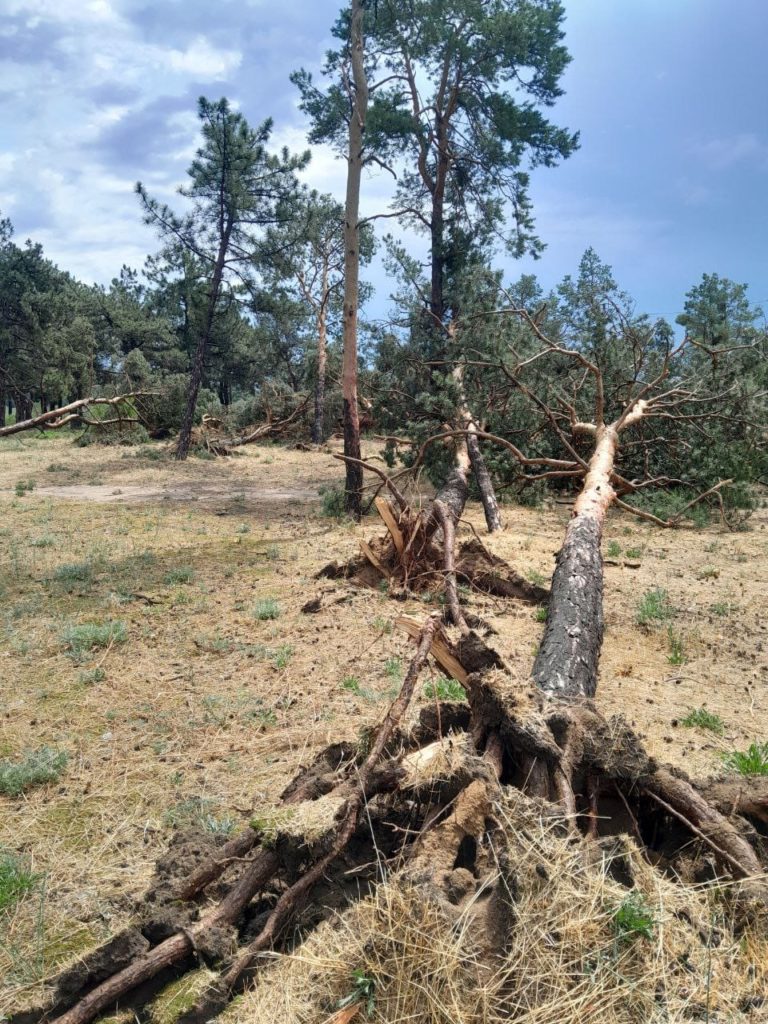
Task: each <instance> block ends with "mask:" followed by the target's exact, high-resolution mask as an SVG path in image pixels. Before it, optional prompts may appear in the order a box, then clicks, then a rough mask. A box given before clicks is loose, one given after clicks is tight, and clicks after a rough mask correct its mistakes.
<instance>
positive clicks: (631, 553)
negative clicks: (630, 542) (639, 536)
mask: <svg viewBox="0 0 768 1024" xmlns="http://www.w3.org/2000/svg"><path fill="white" fill-rule="evenodd" d="M624 554H625V556H626V557H627V558H642V557H643V549H642V548H627V550H626V551H625V552H624Z"/></svg>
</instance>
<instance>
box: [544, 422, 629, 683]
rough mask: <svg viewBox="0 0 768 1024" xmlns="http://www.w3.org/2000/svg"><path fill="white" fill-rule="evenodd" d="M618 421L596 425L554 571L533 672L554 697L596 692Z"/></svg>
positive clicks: (601, 639) (601, 641) (601, 638)
mask: <svg viewBox="0 0 768 1024" xmlns="http://www.w3.org/2000/svg"><path fill="white" fill-rule="evenodd" d="M617 445H618V432H617V430H616V428H615V426H613V425H612V426H601V427H599V428H598V430H597V435H596V445H595V450H594V453H593V455H592V458H591V459H590V461H589V470H588V472H587V476H586V479H585V481H584V487H583V489H582V492H581V494H580V495H579V497H578V499H577V500H576V504H575V505H574V509H573V518H572V519H571V521H570V523H569V524H568V527H567V529H566V531H565V541H564V543H563V546H562V548H561V549H560V552H559V553H558V556H557V564H556V567H555V573H554V576H553V577H552V593H551V597H550V599H549V609H548V613H547V625H546V628H545V630H544V637H543V639H542V641H541V645H540V647H539V652H538V654H537V655H536V660H535V662H534V665H533V678H534V680H535V681H536V683H537V684H538V685H539V686H540V687H541V689H542V690H544V692H545V693H547V694H549V695H550V696H555V697H570V698H579V697H594V695H595V691H596V689H597V669H598V663H599V660H600V648H601V647H602V643H603V558H602V554H601V552H600V543H601V540H602V536H603V524H604V522H605V515H606V512H607V511H608V508H609V506H610V504H611V502H612V501H613V499H614V496H615V495H614V491H613V487H612V486H611V473H612V471H613V464H614V460H615V457H616V448H617Z"/></svg>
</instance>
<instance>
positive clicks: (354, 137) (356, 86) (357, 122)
mask: <svg viewBox="0 0 768 1024" xmlns="http://www.w3.org/2000/svg"><path fill="white" fill-rule="evenodd" d="M349 48H350V55H351V61H352V79H353V92H352V112H351V114H350V118H349V154H348V164H347V197H346V204H345V208H344V354H343V360H342V392H343V397H344V454H345V455H347V456H348V457H349V459H357V460H359V459H360V414H359V412H358V408H357V307H358V302H359V290H360V223H359V221H360V181H361V178H362V174H363V134H364V132H365V118H366V114H367V112H368V83H367V81H366V78H365V67H364V64H363V55H364V49H363V0H352V18H351V23H350V33H349ZM346 467H347V469H346V498H345V506H346V509H347V512H348V513H349V514H350V515H351V516H352V517H353V518H354V519H357V520H359V519H360V517H361V516H362V511H363V510H362V500H363V470H362V466H361V465H360V463H359V461H358V462H351V461H347V463H346Z"/></svg>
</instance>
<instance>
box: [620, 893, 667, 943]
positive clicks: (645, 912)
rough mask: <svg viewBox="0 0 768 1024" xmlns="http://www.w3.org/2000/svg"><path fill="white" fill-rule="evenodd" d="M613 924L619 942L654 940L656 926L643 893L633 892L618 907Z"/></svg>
mask: <svg viewBox="0 0 768 1024" xmlns="http://www.w3.org/2000/svg"><path fill="white" fill-rule="evenodd" d="M611 923H612V924H613V931H614V934H615V936H616V940H617V941H618V942H622V943H626V942H633V941H634V940H635V939H639V938H644V939H652V938H653V929H654V925H655V924H656V922H655V920H654V917H653V914H652V913H651V909H650V907H649V906H648V904H647V903H646V899H645V896H644V895H643V893H641V892H638V891H637V890H633V891H632V892H630V893H627V895H626V896H625V897H624V899H623V900H622V901H621V903H620V904H619V905H618V907H616V909H615V910H614V912H613V914H612V916H611Z"/></svg>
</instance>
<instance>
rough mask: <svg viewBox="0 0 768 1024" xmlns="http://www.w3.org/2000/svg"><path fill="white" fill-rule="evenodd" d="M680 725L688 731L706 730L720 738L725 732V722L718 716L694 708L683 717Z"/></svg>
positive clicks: (703, 709)
mask: <svg viewBox="0 0 768 1024" xmlns="http://www.w3.org/2000/svg"><path fill="white" fill-rule="evenodd" d="M682 724H683V725H685V726H687V727H688V728H689V729H708V730H709V731H710V732H714V733H716V734H717V735H718V736H722V735H723V733H724V732H725V722H724V721H723V720H722V718H721V717H720V715H716V714H714V713H713V712H712V711H707V709H706V708H694V709H693V710H692V711H690V712H689V713H688V714H687V715H686V716H685V718H684V719H683V720H682Z"/></svg>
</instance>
